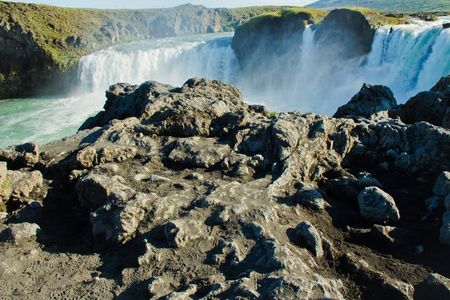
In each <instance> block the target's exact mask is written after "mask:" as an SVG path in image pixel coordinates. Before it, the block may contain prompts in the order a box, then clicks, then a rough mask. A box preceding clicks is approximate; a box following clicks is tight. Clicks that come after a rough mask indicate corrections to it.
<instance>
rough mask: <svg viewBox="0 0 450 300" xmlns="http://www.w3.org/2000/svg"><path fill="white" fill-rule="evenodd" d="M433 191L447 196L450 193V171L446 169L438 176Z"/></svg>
mask: <svg viewBox="0 0 450 300" xmlns="http://www.w3.org/2000/svg"><path fill="white" fill-rule="evenodd" d="M433 192H434V193H435V194H436V195H440V196H447V195H448V194H450V172H448V171H444V172H442V174H441V175H439V176H438V178H437V179H436V183H435V185H434V188H433Z"/></svg>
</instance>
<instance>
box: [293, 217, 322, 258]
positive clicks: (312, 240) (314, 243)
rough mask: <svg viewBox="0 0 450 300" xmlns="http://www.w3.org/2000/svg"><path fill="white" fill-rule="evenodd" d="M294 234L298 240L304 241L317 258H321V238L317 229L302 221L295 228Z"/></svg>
mask: <svg viewBox="0 0 450 300" xmlns="http://www.w3.org/2000/svg"><path fill="white" fill-rule="evenodd" d="M295 232H296V234H297V236H298V238H299V239H301V240H305V241H306V243H307V244H308V246H309V247H310V249H312V250H313V253H314V254H315V256H316V257H317V258H321V257H323V255H324V252H323V248H322V238H321V236H320V234H319V232H318V231H317V229H316V228H315V227H314V226H313V225H312V224H311V223H310V222H308V221H304V222H302V223H300V224H298V225H297V227H296V228H295Z"/></svg>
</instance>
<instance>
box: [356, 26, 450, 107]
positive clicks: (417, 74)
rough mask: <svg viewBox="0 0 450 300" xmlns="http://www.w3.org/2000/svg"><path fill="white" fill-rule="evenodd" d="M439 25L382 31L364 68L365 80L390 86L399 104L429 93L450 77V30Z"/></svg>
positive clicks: (382, 29)
mask: <svg viewBox="0 0 450 300" xmlns="http://www.w3.org/2000/svg"><path fill="white" fill-rule="evenodd" d="M445 20H448V21H450V20H449V19H443V20H441V21H438V22H431V23H424V22H421V23H419V24H414V25H399V26H393V27H390V26H385V27H382V28H380V29H379V30H378V31H377V32H376V35H375V38H374V42H373V44H372V52H371V53H370V54H369V56H368V60H367V64H366V65H365V66H364V75H363V77H364V79H365V80H366V81H367V82H369V83H371V84H384V85H387V86H389V87H390V88H391V89H392V90H393V92H394V94H395V95H396V97H397V99H398V100H399V102H405V101H406V100H408V99H409V98H410V97H412V96H414V95H415V94H417V93H418V92H420V91H423V90H429V89H430V88H431V87H432V86H433V85H434V84H436V82H437V81H438V80H439V79H440V78H441V77H442V76H446V75H448V74H450V30H449V29H443V27H442V23H443V22H444V21H445Z"/></svg>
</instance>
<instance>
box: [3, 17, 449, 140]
mask: <svg viewBox="0 0 450 300" xmlns="http://www.w3.org/2000/svg"><path fill="white" fill-rule="evenodd" d="M443 22H450V18H448V17H447V18H445V19H441V20H440V21H437V22H420V23H417V24H412V25H398V26H386V27H382V28H380V29H379V30H378V31H377V32H376V34H375V37H374V40H373V43H372V50H371V52H370V53H369V54H368V55H366V56H364V57H359V58H357V59H350V60H348V59H347V60H345V61H344V60H339V59H330V58H329V57H332V55H323V54H324V53H325V54H326V51H329V52H330V53H331V54H333V51H335V49H318V45H317V43H316V40H315V35H316V31H315V30H314V28H313V27H309V26H307V27H306V28H305V30H304V31H303V33H302V34H301V35H295V36H293V35H286V36H283V39H284V40H283V42H282V43H281V44H280V45H277V46H276V47H284V50H283V51H279V52H276V51H275V52H276V53H279V54H277V55H275V56H274V55H273V49H272V55H271V56H268V55H267V52H268V49H266V48H265V47H262V49H256V50H254V51H252V59H253V60H254V61H255V62H256V63H255V64H254V66H255V67H253V69H250V70H249V69H247V70H245V69H244V70H241V68H240V66H239V62H238V59H237V57H236V55H235V53H234V51H233V50H232V48H231V43H232V38H233V34H232V33H225V34H205V35H197V36H184V37H175V38H163V39H153V40H148V41H140V42H134V43H129V44H123V45H119V46H114V47H111V48H108V49H105V50H102V51H98V52H95V53H93V54H90V55H87V56H85V57H83V58H82V59H81V60H80V63H79V71H78V77H79V87H80V88H79V89H78V90H77V91H76V92H75V93H74V94H73V95H71V96H64V97H40V98H30V99H21V100H20V101H14V100H3V101H1V102H0V123H1V124H2V127H1V128H0V136H2V137H3V139H2V140H0V147H2V146H7V145H11V144H19V143H23V142H27V141H30V140H34V141H37V142H38V143H45V142H49V141H52V140H55V139H59V138H62V137H64V136H67V135H71V134H74V133H76V130H77V128H78V127H79V126H80V125H81V123H82V122H83V121H84V120H85V119H87V118H88V117H89V116H92V115H94V114H96V113H97V112H98V111H100V110H101V109H102V107H103V104H104V103H105V90H106V89H108V87H109V86H110V85H112V84H115V83H117V82H126V83H130V84H141V83H142V82H144V81H148V80H154V81H158V82H161V83H167V84H171V85H173V86H176V87H178V86H181V85H182V84H183V83H184V82H185V81H186V80H187V79H189V78H192V77H205V78H210V79H217V80H222V81H225V82H228V83H231V84H233V85H235V86H237V87H238V88H239V89H240V90H241V91H242V93H243V96H244V100H245V101H246V102H247V103H252V104H255V103H257V104H264V105H265V106H266V107H267V108H268V109H269V110H270V111H277V112H288V111H294V110H298V111H301V112H303V113H305V112H314V113H316V114H327V115H328V116H332V115H333V114H334V112H335V111H336V110H337V108H338V107H339V106H341V105H343V104H345V103H347V102H348V101H349V100H350V98H351V97H352V96H353V95H354V94H355V93H357V92H358V91H359V90H360V88H361V86H362V84H363V83H369V84H372V85H374V84H383V85H386V86H388V87H390V88H391V89H392V91H393V92H394V94H395V96H396V98H397V102H398V103H404V102H406V101H407V100H408V99H409V98H410V97H412V96H414V95H415V94H417V93H418V92H420V91H424V90H429V89H430V88H431V87H432V86H433V85H434V84H435V83H436V82H437V81H438V80H439V79H440V78H441V77H442V76H446V75H448V74H450V29H443V27H442V23H443ZM319 50H320V51H319ZM324 50H325V52H324Z"/></svg>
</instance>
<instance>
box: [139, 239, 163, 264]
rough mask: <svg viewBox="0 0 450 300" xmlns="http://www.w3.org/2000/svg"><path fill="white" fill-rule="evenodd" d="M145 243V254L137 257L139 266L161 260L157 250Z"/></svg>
mask: <svg viewBox="0 0 450 300" xmlns="http://www.w3.org/2000/svg"><path fill="white" fill-rule="evenodd" d="M144 242H145V253H144V254H143V255H141V256H139V257H138V264H139V265H140V266H142V265H146V264H149V263H150V262H151V261H152V260H157V261H159V260H161V257H160V255H159V253H158V250H157V249H156V248H155V247H154V246H153V245H152V244H150V243H149V242H148V241H147V240H144Z"/></svg>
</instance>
